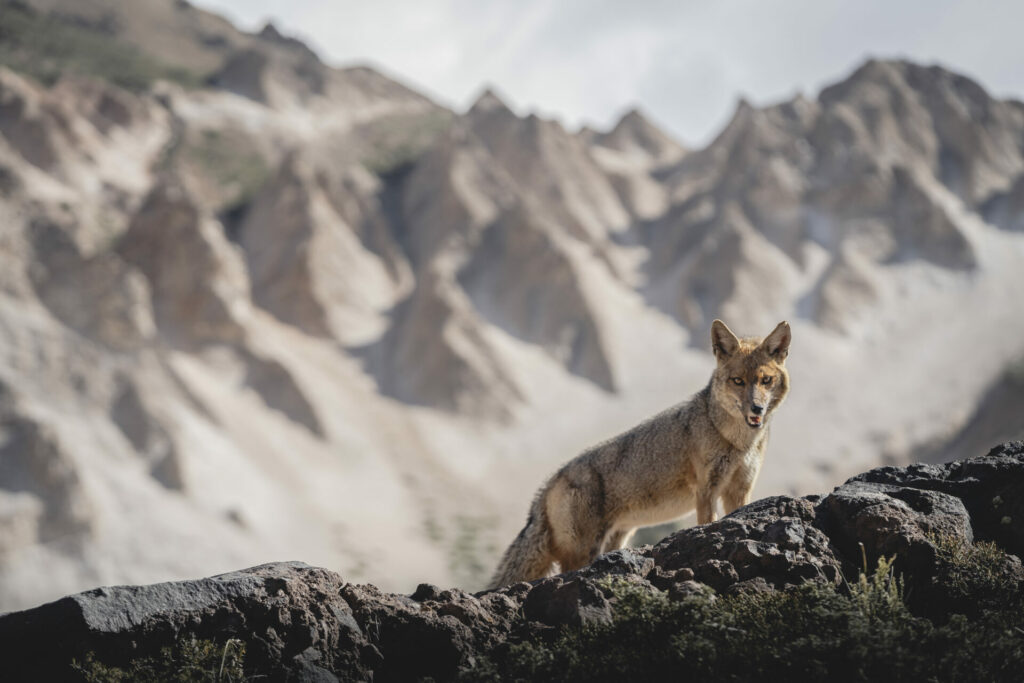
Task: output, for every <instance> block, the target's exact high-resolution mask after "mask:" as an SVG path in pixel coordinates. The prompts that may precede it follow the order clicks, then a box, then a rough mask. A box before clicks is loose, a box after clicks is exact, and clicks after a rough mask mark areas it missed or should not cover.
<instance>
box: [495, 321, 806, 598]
mask: <svg viewBox="0 0 1024 683" xmlns="http://www.w3.org/2000/svg"><path fill="white" fill-rule="evenodd" d="M790 339H791V333H790V329H789V324H788V323H786V322H781V323H779V324H778V325H777V326H776V328H775V329H774V330H773V331H772V333H771V334H769V335H768V336H767V337H765V339H764V340H763V341H762V340H760V339H756V338H748V339H739V338H737V337H736V335H735V334H733V333H732V331H731V330H730V329H729V328H728V327H727V326H726V325H725V323H723V322H722V321H721V320H715V321H714V323H712V324H711V348H712V350H713V351H714V354H715V357H716V358H717V360H718V365H717V367H716V368H715V371H714V372H713V373H712V375H711V381H710V382H709V383H708V385H707V386H706V387H705V388H704V389H703V390H701V391H700V392H699V393H698V394H697V395H695V396H694V397H693V398H692V399H691V400H690V401H688V402H686V403H680V404H678V405H676V406H673V407H671V408H669V409H668V410H665V411H663V412H661V413H659V414H658V415H655V416H654V417H652V418H650V419H648V420H647V421H645V422H642V423H641V424H639V425H637V426H636V427H634V428H633V429H630V430H629V431H628V432H625V433H624V434H620V435H619V436H617V437H615V438H613V439H610V440H608V441H605V442H604V443H602V444H599V445H597V446H595V447H593V448H591V449H590V450H587V451H585V452H584V453H582V454H581V455H579V456H577V457H576V458H574V459H573V460H570V461H569V462H568V463H567V464H566V465H565V466H563V467H562V469H560V470H559V471H558V472H557V473H556V474H555V475H554V476H553V477H552V478H551V479H550V480H549V481H548V482H547V483H546V484H545V485H544V486H543V487H542V488H541V489H540V490H539V491H538V492H537V495H536V496H535V497H534V500H533V504H532V506H531V507H530V514H529V517H528V518H527V520H526V526H525V527H523V530H522V531H520V532H519V535H518V536H516V539H515V540H514V541H513V542H512V545H511V546H509V548H508V550H506V551H505V555H504V556H503V557H502V560H501V563H500V564H499V565H498V569H497V571H496V572H495V574H494V578H493V579H492V580H491V585H492V587H498V586H504V585H508V584H510V583H515V582H517V581H532V580H533V579H539V578H543V577H545V576H548V575H549V574H550V572H551V571H552V568H553V565H554V564H555V563H558V565H559V567H560V569H561V570H562V571H570V570H573V569H578V568H579V567H582V566H584V565H586V564H589V563H590V562H591V561H593V560H594V558H596V557H597V556H598V555H600V554H602V553H605V552H609V551H611V550H617V549H618V548H621V547H623V546H624V545H625V544H626V542H627V541H628V540H629V538H630V536H632V535H633V532H634V531H636V529H637V527H641V526H649V525H652V524H660V523H662V522H667V521H670V520H673V519H677V518H679V517H682V516H683V515H685V514H686V513H688V512H690V511H691V510H693V509H694V508H696V509H697V522H698V523H699V524H706V523H708V522H712V521H714V520H715V502H716V500H717V499H718V497H719V496H721V498H722V503H723V505H724V507H725V510H726V512H732V511H733V510H735V509H736V508H738V507H740V506H741V505H745V504H746V503H748V502H750V491H751V489H752V488H753V487H754V481H755V480H756V479H757V474H758V472H759V471H760V469H761V463H762V461H763V460H764V450H765V446H766V445H767V443H768V423H769V421H770V419H771V416H772V413H773V412H774V410H775V409H776V408H778V407H779V404H780V403H782V401H783V399H784V398H785V397H786V393H787V392H788V391H789V374H788V373H787V372H786V368H785V366H784V362H785V360H786V355H787V354H788V353H789V342H790Z"/></svg>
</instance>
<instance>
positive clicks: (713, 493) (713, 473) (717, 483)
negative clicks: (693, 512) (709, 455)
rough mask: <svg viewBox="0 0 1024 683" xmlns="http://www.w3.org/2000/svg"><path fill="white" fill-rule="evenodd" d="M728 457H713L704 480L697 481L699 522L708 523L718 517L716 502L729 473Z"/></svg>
mask: <svg viewBox="0 0 1024 683" xmlns="http://www.w3.org/2000/svg"><path fill="white" fill-rule="evenodd" d="M728 466H729V463H728V459H727V457H725V456H721V457H717V458H713V459H712V461H711V463H710V465H709V467H708V469H707V474H706V475H705V476H704V480H703V481H698V482H697V524H708V523H709V522H713V521H715V520H716V519H718V511H717V509H716V503H717V501H718V496H719V494H721V492H722V485H723V484H724V483H725V481H726V476H727V475H728V473H729V472H728Z"/></svg>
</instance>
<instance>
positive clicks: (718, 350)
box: [711, 319, 740, 361]
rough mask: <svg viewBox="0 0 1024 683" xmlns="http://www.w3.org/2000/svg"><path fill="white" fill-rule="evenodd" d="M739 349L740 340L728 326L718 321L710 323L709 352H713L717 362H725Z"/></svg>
mask: <svg viewBox="0 0 1024 683" xmlns="http://www.w3.org/2000/svg"><path fill="white" fill-rule="evenodd" d="M739 347H740V340H739V338H738V337H737V336H736V335H735V334H733V333H732V330H730V329H729V326H728V325H726V324H725V323H723V322H722V321H721V320H718V319H716V320H715V322H713V323H711V350H712V351H714V353H715V358H717V359H718V360H719V361H722V360H725V359H726V358H728V357H729V356H731V355H732V354H734V353H736V349H738V348H739Z"/></svg>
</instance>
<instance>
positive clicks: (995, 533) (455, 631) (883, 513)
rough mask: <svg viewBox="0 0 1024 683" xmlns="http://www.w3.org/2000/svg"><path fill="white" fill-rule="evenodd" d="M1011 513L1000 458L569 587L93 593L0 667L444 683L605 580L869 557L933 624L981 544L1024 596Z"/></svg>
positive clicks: (956, 466)
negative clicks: (881, 563)
mask: <svg viewBox="0 0 1024 683" xmlns="http://www.w3.org/2000/svg"><path fill="white" fill-rule="evenodd" d="M1021 501H1024V442H1011V443H1007V444H1004V445H1002V446H998V447H996V448H993V449H992V450H991V451H990V452H989V453H988V454H987V455H984V456H978V457H974V458H969V459H966V460H960V461H954V462H951V463H949V464H946V465H912V466H909V467H902V468H897V467H883V468H879V469H875V470H871V471H869V472H865V473H864V474H861V475H859V476H857V477H854V478H853V479H851V480H849V481H848V482H846V483H845V484H843V485H842V486H839V487H838V488H837V489H835V490H834V491H832V492H831V493H829V494H827V495H824V496H805V497H802V498H791V497H786V496H778V497H773V498H767V499H763V500H759V501H756V502H754V503H752V504H750V505H747V506H745V507H743V508H741V509H739V510H737V511H736V512H735V513H733V514H731V515H729V516H727V517H725V518H723V519H722V520H720V521H717V522H714V523H711V524H706V525H703V526H699V527H694V528H691V529H687V530H684V531H680V532H677V533H675V534H673V535H672V536H669V537H668V538H666V539H664V540H663V541H661V542H660V543H658V544H657V545H654V546H645V547H642V548H637V549H626V550H620V551H616V552H613V553H609V554H607V555H604V556H602V557H600V558H598V560H597V561H595V562H594V563H593V564H592V565H591V566H589V567H585V568H583V569H581V570H579V571H577V572H571V573H569V574H564V575H559V576H555V577H552V578H548V579H542V580H539V581H535V582H533V583H531V584H527V583H520V584H516V585H513V586H509V587H506V588H502V589H499V590H496V591H489V592H484V593H478V594H469V593H466V592H464V591H462V590H459V589H457V588H453V589H446V590H442V589H440V588H438V587H436V586H432V585H428V584H422V585H420V586H419V587H418V588H417V589H416V591H415V592H413V593H412V594H411V595H398V594H389V593H383V592H381V591H380V590H379V589H377V588H376V587H374V586H372V585H359V584H354V583H349V582H347V581H345V580H344V578H343V577H342V576H339V575H338V574H335V573H333V572H330V571H328V570H325V569H319V568H316V567H310V566H308V565H304V564H301V563H282V564H270V565H263V566H259V567H254V568H251V569H247V570H243V571H239V572H234V573H230V574H223V575H219V576H215V577H212V578H208V579H202V580H196V581H185V582H178V583H164V584H157V585H151V586H120V587H114V588H99V589H96V590H93V591H89V592H86V593H82V594H79V595H74V596H70V597H66V598H63V599H61V600H58V601H56V602H53V603H50V604H47V605H43V606H41V607H38V608H35V609H32V610H28V611H24V612H16V613H10V614H5V615H0V653H2V656H0V659H2V661H3V662H4V666H5V671H6V672H7V674H13V675H14V676H15V678H19V677H24V678H48V679H49V678H54V677H59V678H66V677H67V676H68V675H69V672H70V670H69V668H68V667H69V663H70V661H71V660H72V659H73V658H77V659H78V660H79V661H84V657H85V655H86V654H87V653H89V652H92V653H93V654H94V655H95V656H96V657H97V658H98V660H99V661H102V662H104V663H106V664H108V665H120V666H123V665H125V664H126V663H127V662H128V661H129V660H131V659H133V658H139V657H143V656H147V655H151V654H152V653H154V652H155V651H156V650H157V649H159V648H160V647H161V646H165V645H167V644H169V643H172V642H173V641H174V640H175V639H180V638H182V637H198V638H210V639H216V640H218V641H223V640H224V639H226V638H239V639H241V640H242V641H244V642H245V643H246V646H247V652H248V659H247V661H246V665H247V667H249V670H250V672H253V673H261V674H263V675H269V676H271V677H273V678H281V679H284V678H287V679H289V680H411V679H414V678H415V679H419V678H424V677H431V678H433V679H435V680H450V679H452V678H454V677H455V676H456V675H457V674H459V672H460V671H461V672H463V673H466V672H467V671H468V672H471V671H472V669H473V667H474V666H475V662H476V661H477V660H478V659H479V658H480V657H482V656H484V655H486V654H487V653H488V652H491V651H493V650H495V648H499V647H504V646H506V645H507V644H508V643H512V642H519V641H524V640H530V639H536V638H542V637H545V634H550V633H551V632H552V630H553V629H558V628H563V627H568V628H576V627H579V626H581V625H586V624H595V623H601V622H605V621H608V620H610V619H611V618H612V616H613V614H614V613H615V611H616V609H617V605H616V601H615V597H614V595H613V591H611V589H610V584H609V583H608V579H610V578H615V579H617V580H619V581H625V582H628V583H630V584H632V585H634V586H635V587H639V588H641V589H642V590H645V591H666V592H667V593H668V595H669V597H670V599H673V600H683V599H686V598H687V596H692V595H695V594H696V595H699V594H706V591H708V590H709V589H711V590H713V591H714V592H715V593H718V594H721V595H731V594H737V593H749V592H764V591H778V590H786V589H788V588H791V587H793V586H796V585H800V584H803V583H805V582H819V583H825V584H838V583H840V582H841V581H842V580H843V576H844V575H845V576H855V575H856V573H857V570H858V568H859V567H861V566H862V563H863V562H864V561H865V558H866V561H867V562H868V563H870V564H873V563H874V562H875V561H876V560H877V559H878V558H882V557H885V558H892V557H895V560H896V564H895V565H894V566H895V567H896V570H897V572H899V573H900V574H901V575H902V576H903V577H904V580H905V582H906V584H905V585H906V587H907V599H908V600H909V601H910V602H911V603H912V605H916V606H917V608H919V609H923V610H925V611H929V610H930V611H931V612H932V613H935V614H938V613H941V612H942V610H943V609H947V608H948V609H954V608H955V606H953V605H951V604H949V603H948V599H949V598H948V596H945V594H944V593H943V590H944V588H943V584H942V583H941V582H938V581H937V577H938V572H939V570H940V564H941V563H940V561H939V560H938V556H937V551H936V543H939V542H940V539H946V540H947V541H948V540H949V539H953V540H954V541H956V542H958V543H963V544H967V545H971V544H973V543H975V542H977V541H983V540H984V541H991V542H995V543H996V544H997V545H998V546H999V547H1000V548H1001V549H1002V550H1004V551H1005V552H1006V553H1009V554H1008V555H1006V559H1005V560H1004V564H1005V567H1003V569H1004V570H1005V573H1006V575H1007V576H1009V577H1011V578H1012V580H1013V581H1015V582H1016V584H1017V585H1018V586H1020V587H1024V568H1022V566H1021V563H1020V560H1019V557H1020V556H1021V554H1022V553H1024V533H1022V529H1024V527H1022V525H1021V524H1020V523H1019V521H1018V520H1020V519H1022V518H1024V507H1022V506H1021V505H1022V503H1021Z"/></svg>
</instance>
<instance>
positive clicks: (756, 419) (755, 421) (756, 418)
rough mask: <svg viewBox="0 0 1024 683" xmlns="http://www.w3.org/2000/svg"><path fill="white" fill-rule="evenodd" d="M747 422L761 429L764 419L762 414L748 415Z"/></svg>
mask: <svg viewBox="0 0 1024 683" xmlns="http://www.w3.org/2000/svg"><path fill="white" fill-rule="evenodd" d="M747 424H748V425H750V426H751V427H753V428H754V429H760V428H761V426H762V425H763V424H764V419H763V418H762V417H761V416H760V415H747Z"/></svg>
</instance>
